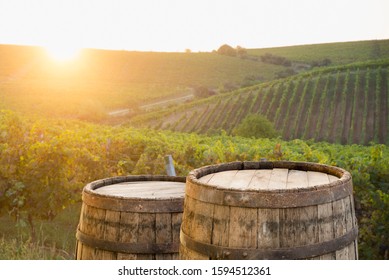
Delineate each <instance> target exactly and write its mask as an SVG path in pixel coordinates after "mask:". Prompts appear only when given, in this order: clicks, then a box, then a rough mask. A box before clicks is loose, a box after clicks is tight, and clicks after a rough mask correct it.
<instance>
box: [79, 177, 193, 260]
mask: <svg viewBox="0 0 389 280" xmlns="http://www.w3.org/2000/svg"><path fill="white" fill-rule="evenodd" d="M185 179H186V178H185V177H176V176H174V177H173V176H164V175H157V176H154V175H140V176H121V177H113V178H107V179H102V180H97V181H94V182H91V183H89V184H87V185H86V186H85V187H84V189H83V205H82V210H81V217H80V222H79V226H78V229H77V232H76V240H77V241H76V259H84V258H82V255H83V254H85V255H86V256H87V258H86V259H178V247H179V229H180V224H181V219H182V218H181V217H182V211H183V200H184V198H182V199H181V198H175V199H165V198H163V199H147V198H146V199H138V198H128V197H127V198H123V197H114V198H112V197H110V196H109V195H103V194H98V193H93V191H94V190H95V189H97V188H100V187H103V186H107V185H111V184H118V183H124V182H134V181H142V180H143V181H172V182H181V183H184V182H185ZM112 200H117V201H120V203H119V204H115V203H112ZM126 204H128V205H130V206H128V207H127V206H126ZM134 205H135V206H134ZM88 207H89V208H91V209H92V208H96V209H98V210H103V211H107V212H110V213H117V214H118V213H120V214H122V213H125V214H130V215H132V214H136V215H139V217H153V219H155V222H154V223H156V221H157V220H158V219H161V217H162V218H163V217H164V216H166V215H168V216H169V215H170V219H171V233H170V234H171V235H172V238H173V242H164V241H163V242H161V243H158V241H157V242H156V243H150V242H148V240H146V242H144V241H143V243H142V244H141V245H142V246H141V245H139V244H138V242H120V241H112V240H104V239H103V238H101V236H93V232H92V235H91V232H90V231H89V230H86V232H83V231H85V227H87V226H88V225H87V224H85V223H84V222H83V220H85V219H92V220H93V217H88V215H87V214H86V212H85V210H84V209H87V208H88ZM99 207H103V208H99ZM104 207H105V208H104ZM96 221H98V220H95V221H94V223H96ZM101 221H102V224H104V226H106V225H105V224H106V223H109V222H107V221H106V220H101ZM119 223H120V221H116V224H119ZM89 226H90V225H89ZM126 226H127V225H126ZM83 227H84V229H83ZM111 227H112V226H111ZM116 230H119V229H118V228H117V229H116ZM175 231H177V233H178V234H176V233H175ZM154 234H155V236H156V238H157V233H154ZM147 242H148V243H147ZM115 243H118V244H115ZM120 245H123V248H120V247H121V246H120ZM143 245H145V246H143ZM142 248H144V252H142Z"/></svg>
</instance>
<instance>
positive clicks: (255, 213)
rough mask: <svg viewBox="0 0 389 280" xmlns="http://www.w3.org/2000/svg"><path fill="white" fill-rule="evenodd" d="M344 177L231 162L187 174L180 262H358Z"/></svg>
mask: <svg viewBox="0 0 389 280" xmlns="http://www.w3.org/2000/svg"><path fill="white" fill-rule="evenodd" d="M357 235H358V229H357V221H356V217H355V210H354V201H353V187H352V179H351V175H350V173H349V172H347V171H345V170H343V169H340V168H337V167H332V166H327V165H321V164H315V163H304V162H232V163H226V164H220V165H212V166H206V167H203V168H199V169H196V170H194V171H192V172H190V173H189V175H188V176H187V179H186V188H185V204H184V213H183V220H182V224H181V233H180V243H181V245H180V259H357V258H358V253H357Z"/></svg>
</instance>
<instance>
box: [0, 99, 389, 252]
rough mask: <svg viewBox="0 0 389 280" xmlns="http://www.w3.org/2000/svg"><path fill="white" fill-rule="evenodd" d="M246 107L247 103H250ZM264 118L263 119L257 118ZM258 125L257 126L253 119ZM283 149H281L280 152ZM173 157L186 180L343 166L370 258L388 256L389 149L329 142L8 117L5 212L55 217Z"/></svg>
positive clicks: (4, 119)
mask: <svg viewBox="0 0 389 280" xmlns="http://www.w3.org/2000/svg"><path fill="white" fill-rule="evenodd" d="M245 103H246V102H245ZM255 117H257V116H255ZM248 123H250V122H248ZM275 147H276V148H275ZM167 154H171V155H172V156H173V158H174V161H175V166H176V171H177V174H178V175H181V176H185V175H187V174H188V172H189V171H191V170H193V169H194V168H198V167H200V166H205V165H209V164H215V163H221V162H228V161H236V160H254V161H256V160H260V159H261V158H267V159H269V160H280V159H282V160H293V161H309V162H319V163H323V164H330V165H336V166H339V167H341V168H344V169H346V170H348V171H349V172H351V174H352V176H353V185H354V191H355V207H356V210H357V217H358V224H359V228H360V235H359V253H360V258H362V259H383V258H385V256H387V253H388V252H387V249H385V248H387V247H388V238H387V232H388V231H389V223H388V221H389V216H388V215H389V211H388V205H389V201H388V192H389V184H388V182H389V148H388V147H387V146H386V145H377V144H374V145H371V146H367V147H366V146H359V145H348V146H347V145H346V146H344V145H335V144H329V143H325V142H321V143H316V142H313V141H303V140H298V139H296V140H293V141H289V142H288V141H283V140H280V139H267V138H261V139H259V138H255V139H254V138H252V139H250V138H244V137H240V136H235V137H232V136H228V134H227V133H226V132H222V133H221V134H219V135H215V136H212V137H210V136H200V135H198V134H183V133H174V132H168V131H155V130H148V129H135V128H125V127H108V126H101V125H92V124H86V123H82V122H75V121H59V120H40V119H29V118H25V117H22V116H20V115H18V114H15V113H13V112H10V111H1V112H0V178H1V180H0V200H1V204H0V205H1V209H2V210H3V212H2V213H3V214H6V213H9V214H10V215H12V216H13V217H15V218H16V222H17V223H16V224H18V225H19V226H20V227H25V226H26V224H28V223H29V222H30V221H29V216H30V217H32V218H34V219H35V220H40V219H49V220H50V219H55V217H56V216H57V215H58V214H61V213H62V211H63V210H62V209H63V208H66V207H67V206H69V205H71V204H72V203H73V202H74V201H79V200H80V198H81V189H82V187H83V186H84V185H85V184H86V183H88V182H90V181H93V180H97V179H101V178H106V177H110V176H118V175H128V174H143V173H147V174H164V173H165V170H164V156H165V155H167Z"/></svg>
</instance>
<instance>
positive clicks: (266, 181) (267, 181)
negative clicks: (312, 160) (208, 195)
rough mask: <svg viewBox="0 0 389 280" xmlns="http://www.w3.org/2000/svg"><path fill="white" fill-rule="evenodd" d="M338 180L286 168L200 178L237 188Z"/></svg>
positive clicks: (272, 187) (304, 185)
mask: <svg viewBox="0 0 389 280" xmlns="http://www.w3.org/2000/svg"><path fill="white" fill-rule="evenodd" d="M336 180H339V178H338V177H336V176H333V175H330V174H326V173H321V172H315V171H301V170H293V169H285V168H274V169H258V170H255V169H249V170H229V171H222V172H217V173H212V174H208V175H205V176H203V177H201V178H199V181H200V182H202V183H206V184H210V185H212V186H216V187H222V188H228V189H237V190H283V189H301V188H307V187H313V186H319V185H324V184H328V183H330V182H334V181H336Z"/></svg>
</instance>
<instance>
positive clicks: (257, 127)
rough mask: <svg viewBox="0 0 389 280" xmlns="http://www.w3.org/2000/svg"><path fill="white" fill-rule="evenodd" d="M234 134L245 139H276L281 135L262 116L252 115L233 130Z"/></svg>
mask: <svg viewBox="0 0 389 280" xmlns="http://www.w3.org/2000/svg"><path fill="white" fill-rule="evenodd" d="M233 134H234V135H237V136H243V137H254V138H275V137H277V136H279V133H278V132H277V131H276V130H275V128H274V126H273V124H272V123H271V122H270V121H269V120H268V119H267V118H265V117H264V116H262V115H255V114H250V115H248V116H247V117H246V118H244V119H243V121H242V122H241V123H240V124H239V125H238V126H237V127H236V128H235V129H234V130H233Z"/></svg>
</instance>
